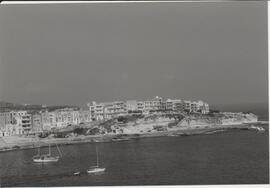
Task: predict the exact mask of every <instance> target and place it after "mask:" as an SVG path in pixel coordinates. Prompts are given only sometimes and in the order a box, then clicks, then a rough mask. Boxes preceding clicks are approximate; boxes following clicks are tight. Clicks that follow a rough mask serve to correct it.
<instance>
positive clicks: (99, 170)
mask: <svg viewBox="0 0 270 188" xmlns="http://www.w3.org/2000/svg"><path fill="white" fill-rule="evenodd" d="M105 170H106V168H94V169H89V170H87V173H88V174H96V173H100V172H104V171H105Z"/></svg>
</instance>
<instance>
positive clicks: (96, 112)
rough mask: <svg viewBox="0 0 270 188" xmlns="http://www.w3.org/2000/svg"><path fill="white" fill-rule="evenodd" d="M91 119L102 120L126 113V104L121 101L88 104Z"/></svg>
mask: <svg viewBox="0 0 270 188" xmlns="http://www.w3.org/2000/svg"><path fill="white" fill-rule="evenodd" d="M88 106H89V110H90V112H91V116H92V119H94V120H103V119H110V118H113V117H117V116H120V115H125V114H127V105H126V102H123V101H114V102H105V103H96V102H92V104H88Z"/></svg>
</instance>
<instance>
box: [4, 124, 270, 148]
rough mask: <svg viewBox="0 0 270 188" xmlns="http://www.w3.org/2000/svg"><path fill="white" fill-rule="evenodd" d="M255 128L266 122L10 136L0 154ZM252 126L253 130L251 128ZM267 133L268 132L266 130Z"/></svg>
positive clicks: (5, 140)
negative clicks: (50, 146)
mask: <svg viewBox="0 0 270 188" xmlns="http://www.w3.org/2000/svg"><path fill="white" fill-rule="evenodd" d="M254 125H256V126H255V127H259V126H262V125H268V122H266V121H264V122H257V123H244V124H233V125H219V126H201V127H200V126H197V127H196V128H194V127H193V128H192V127H183V128H180V129H175V130H168V131H156V132H151V133H141V134H124V135H119V134H104V135H87V136H84V135H78V136H73V137H69V138H52V137H50V138H39V137H37V136H10V137H2V138H0V152H4V151H11V150H18V149H29V148H36V147H47V146H48V144H58V145H70V144H79V143H91V142H115V141H127V140H132V139H143V138H147V137H161V136H192V135H199V134H216V133H220V132H224V131H230V130H249V131H256V129H254ZM252 126H253V128H252ZM267 131H268V130H267Z"/></svg>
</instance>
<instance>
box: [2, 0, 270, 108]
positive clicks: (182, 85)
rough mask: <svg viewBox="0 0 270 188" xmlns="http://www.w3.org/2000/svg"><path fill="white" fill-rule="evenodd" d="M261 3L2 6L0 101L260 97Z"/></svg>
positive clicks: (264, 92)
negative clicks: (158, 97)
mask: <svg viewBox="0 0 270 188" xmlns="http://www.w3.org/2000/svg"><path fill="white" fill-rule="evenodd" d="M267 77H268V65H267V2H240V1H238V2H211V3H210V2H208V3H205V2H204V3H203V2H199V3H194V2H189V3H187V2H186V3H183V2H182V3H121V4H117V3H115V4H104V3H103V4H61V5H56V4H52V5H48V4H46V5H44V4H43V5H2V6H1V7H0V101H9V102H15V103H28V104H47V105H53V104H55V105H56V104H57V105H61V104H70V105H74V104H75V105H76V104H79V105H80V104H85V103H88V102H91V101H97V102H101V101H114V100H128V99H137V100H144V99H149V98H152V97H154V96H156V95H158V96H162V97H164V98H179V99H186V100H199V99H200V100H203V101H206V102H208V103H209V104H234V103H243V104H245V103H266V102H267V101H268V81H267Z"/></svg>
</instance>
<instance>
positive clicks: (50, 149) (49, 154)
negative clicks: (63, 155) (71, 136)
mask: <svg viewBox="0 0 270 188" xmlns="http://www.w3.org/2000/svg"><path fill="white" fill-rule="evenodd" d="M49 155H50V156H51V144H49Z"/></svg>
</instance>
